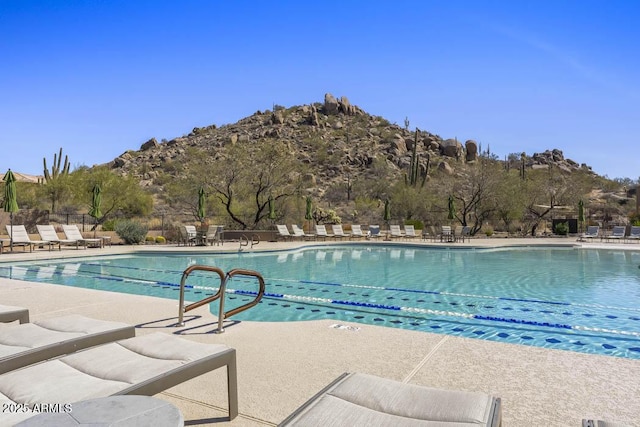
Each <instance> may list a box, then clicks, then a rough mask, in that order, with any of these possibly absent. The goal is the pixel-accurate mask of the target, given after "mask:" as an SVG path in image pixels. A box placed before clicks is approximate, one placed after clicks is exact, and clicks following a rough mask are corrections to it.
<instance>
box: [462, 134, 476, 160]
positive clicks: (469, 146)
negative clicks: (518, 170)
mask: <svg viewBox="0 0 640 427" xmlns="http://www.w3.org/2000/svg"><path fill="white" fill-rule="evenodd" d="M464 146H465V148H466V150H467V155H466V160H467V162H475V161H476V160H478V143H477V142H475V141H474V140H472V139H470V140H468V141H467V142H465V143H464Z"/></svg>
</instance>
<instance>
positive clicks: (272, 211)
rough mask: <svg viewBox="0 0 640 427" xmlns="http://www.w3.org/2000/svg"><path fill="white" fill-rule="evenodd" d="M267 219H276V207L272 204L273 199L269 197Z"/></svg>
mask: <svg viewBox="0 0 640 427" xmlns="http://www.w3.org/2000/svg"><path fill="white" fill-rule="evenodd" d="M269 219H270V220H274V219H276V207H275V203H273V197H271V196H269Z"/></svg>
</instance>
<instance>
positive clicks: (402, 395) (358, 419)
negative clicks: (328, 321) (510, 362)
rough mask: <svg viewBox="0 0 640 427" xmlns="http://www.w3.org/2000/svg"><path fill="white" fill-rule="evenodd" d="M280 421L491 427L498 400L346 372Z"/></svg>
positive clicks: (496, 417)
mask: <svg viewBox="0 0 640 427" xmlns="http://www.w3.org/2000/svg"><path fill="white" fill-rule="evenodd" d="M281 425H283V426H284V425H295V426H319V425H322V426H329V425H330V426H354V425H393V426H453V425H455V426H475V425H483V426H492V425H500V399H497V398H494V397H492V396H489V395H486V394H483V393H473V392H463V391H452V390H440V389H434V388H428V387H422V386H417V385H412V384H404V383H400V382H397V381H392V380H388V379H384V378H378V377H374V376H371V375H366V374H348V375H346V376H343V377H341V378H340V379H338V380H336V381H335V382H334V383H333V384H331V385H330V386H329V387H328V388H327V389H325V390H324V391H323V392H321V393H319V394H318V395H316V396H315V397H314V398H312V400H311V401H310V402H308V403H307V404H305V405H303V407H301V408H300V409H299V410H298V411H296V412H295V413H294V414H293V415H292V416H291V417H289V418H288V419H286V420H285V421H284V422H283V423H282V424H281Z"/></svg>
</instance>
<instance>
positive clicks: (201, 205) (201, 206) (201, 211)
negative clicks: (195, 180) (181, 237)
mask: <svg viewBox="0 0 640 427" xmlns="http://www.w3.org/2000/svg"><path fill="white" fill-rule="evenodd" d="M206 203H207V199H206V197H205V195H204V188H203V187H200V190H198V213H197V215H198V219H199V220H200V222H203V221H204V217H205V216H206V212H205V205H206Z"/></svg>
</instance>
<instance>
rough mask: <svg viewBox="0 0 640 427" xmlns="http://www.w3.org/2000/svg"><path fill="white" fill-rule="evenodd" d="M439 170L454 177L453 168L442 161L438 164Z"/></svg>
mask: <svg viewBox="0 0 640 427" xmlns="http://www.w3.org/2000/svg"><path fill="white" fill-rule="evenodd" d="M438 170H439V171H442V172H444V173H446V174H447V175H453V168H452V167H451V166H449V163H447V162H445V161H442V162H440V164H438Z"/></svg>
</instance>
